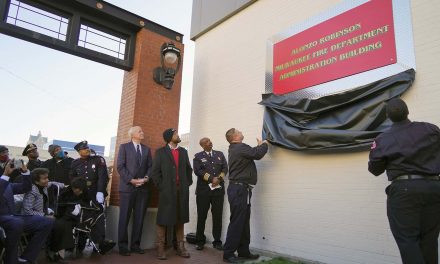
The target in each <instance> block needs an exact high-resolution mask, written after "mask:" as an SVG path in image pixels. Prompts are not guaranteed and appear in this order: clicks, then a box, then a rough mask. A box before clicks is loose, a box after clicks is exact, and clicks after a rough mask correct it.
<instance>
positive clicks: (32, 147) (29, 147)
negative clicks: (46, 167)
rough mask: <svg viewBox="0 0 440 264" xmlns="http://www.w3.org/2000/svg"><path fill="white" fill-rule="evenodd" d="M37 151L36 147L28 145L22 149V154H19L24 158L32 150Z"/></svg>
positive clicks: (31, 144)
mask: <svg viewBox="0 0 440 264" xmlns="http://www.w3.org/2000/svg"><path fill="white" fill-rule="evenodd" d="M35 149H37V145H35V144H33V143H30V144H27V146H26V147H25V148H24V150H23V153H21V155H22V156H26V155H27V154H28V153H29V152H31V151H32V150H35Z"/></svg>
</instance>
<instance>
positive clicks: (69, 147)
mask: <svg viewBox="0 0 440 264" xmlns="http://www.w3.org/2000/svg"><path fill="white" fill-rule="evenodd" d="M52 144H54V145H58V146H60V147H61V148H62V149H63V150H64V151H65V152H67V155H68V156H69V157H71V158H74V159H76V158H79V154H78V152H77V151H76V150H75V149H74V148H73V147H75V145H76V144H78V142H71V141H65V140H59V139H54V140H52V141H50V142H48V143H47V144H46V149H47V148H48V146H49V145H52ZM89 147H90V148H91V149H93V150H94V151H95V152H96V154H97V155H100V156H104V151H105V146H100V145H91V144H89Z"/></svg>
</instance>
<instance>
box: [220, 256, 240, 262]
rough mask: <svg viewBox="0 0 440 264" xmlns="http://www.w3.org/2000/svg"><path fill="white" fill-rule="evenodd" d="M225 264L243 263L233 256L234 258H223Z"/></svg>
mask: <svg viewBox="0 0 440 264" xmlns="http://www.w3.org/2000/svg"><path fill="white" fill-rule="evenodd" d="M223 262H226V263H241V262H242V260H241V259H240V258H237V257H236V256H232V257H229V258H225V257H223Z"/></svg>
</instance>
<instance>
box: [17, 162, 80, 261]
mask: <svg viewBox="0 0 440 264" xmlns="http://www.w3.org/2000/svg"><path fill="white" fill-rule="evenodd" d="M31 178H32V189H31V190H30V191H29V192H27V193H26V194H25V195H24V197H23V208H22V209H21V210H22V214H23V215H39V216H45V217H47V218H50V219H53V220H54V221H55V222H54V225H53V228H52V232H51V235H50V236H49V239H48V248H47V257H48V258H49V260H51V261H58V260H60V259H61V257H60V255H59V252H62V250H64V249H66V248H71V247H72V245H73V239H72V229H71V228H69V227H68V226H67V225H66V224H65V223H64V221H62V220H61V219H55V216H54V210H52V209H51V208H50V207H49V194H48V187H50V186H56V187H58V188H64V184H63V183H59V182H49V170H48V169H45V168H36V169H34V170H33V171H32V172H31Z"/></svg>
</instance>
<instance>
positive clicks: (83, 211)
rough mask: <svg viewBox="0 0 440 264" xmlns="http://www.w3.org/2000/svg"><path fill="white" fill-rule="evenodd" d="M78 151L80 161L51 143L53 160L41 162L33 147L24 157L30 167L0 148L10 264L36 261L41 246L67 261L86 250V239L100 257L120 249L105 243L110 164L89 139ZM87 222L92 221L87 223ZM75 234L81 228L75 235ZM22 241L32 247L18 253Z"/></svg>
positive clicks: (1, 210) (2, 219)
mask: <svg viewBox="0 0 440 264" xmlns="http://www.w3.org/2000/svg"><path fill="white" fill-rule="evenodd" d="M75 150H76V151H78V153H79V155H80V158H78V159H76V160H74V159H72V158H70V157H67V156H66V153H65V152H64V151H63V149H62V148H61V147H60V146H58V145H50V146H49V149H48V151H49V153H50V155H51V156H52V159H49V160H46V161H44V162H42V161H41V160H39V159H38V158H39V153H38V148H37V146H36V145H35V144H28V145H27V146H26V147H25V149H24V150H23V153H22V155H23V156H27V157H28V162H27V163H25V162H24V161H23V160H20V159H10V158H9V150H8V148H7V147H5V146H0V174H1V175H2V176H1V178H0V192H1V193H2V194H3V195H2V196H1V198H0V227H1V228H2V229H3V230H4V234H5V237H4V243H3V248H4V249H5V251H4V257H3V260H4V262H5V263H17V262H18V263H33V262H35V260H36V258H37V256H38V254H39V252H40V250H41V249H42V248H45V250H46V256H47V258H48V259H49V260H50V261H55V262H62V260H63V258H64V257H65V256H66V252H69V251H73V250H77V252H82V250H83V249H84V248H85V246H86V243H87V241H88V242H89V243H91V244H93V245H94V246H95V248H94V249H95V251H97V252H99V253H101V254H105V253H106V252H108V251H109V250H111V249H112V248H113V247H114V246H115V243H114V242H113V241H108V240H105V215H104V207H105V206H104V197H105V195H106V186H107V182H108V179H109V177H108V170H107V165H106V163H105V160H104V158H103V157H101V156H97V155H94V154H92V151H91V149H90V148H89V146H88V144H87V141H82V142H80V143H78V144H76V145H75ZM85 215H87V217H83V216H85ZM86 218H87V219H92V221H90V222H85V221H84V219H86ZM80 227H81V228H82V229H80ZM75 230H81V232H80V231H78V232H76V235H77V236H76V237H74V235H73V234H75V232H74V231H75ZM23 238H24V239H25V240H28V243H25V245H23V246H22V247H20V248H23V247H24V250H20V251H19V244H20V243H21V240H22V239H23ZM26 238H28V239H26Z"/></svg>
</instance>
